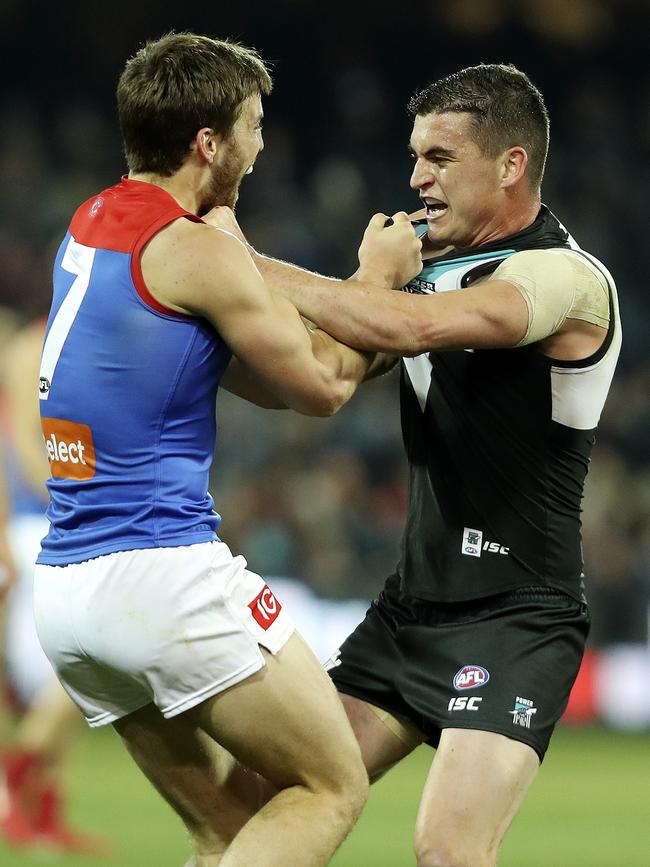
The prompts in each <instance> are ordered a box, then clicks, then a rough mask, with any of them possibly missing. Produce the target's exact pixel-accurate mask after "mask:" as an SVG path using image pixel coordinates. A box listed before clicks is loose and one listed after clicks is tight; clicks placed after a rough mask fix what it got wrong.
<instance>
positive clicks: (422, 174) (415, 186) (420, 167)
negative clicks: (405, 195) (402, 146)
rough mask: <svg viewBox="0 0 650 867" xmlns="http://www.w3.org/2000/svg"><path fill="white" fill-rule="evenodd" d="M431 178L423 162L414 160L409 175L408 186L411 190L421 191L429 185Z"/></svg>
mask: <svg viewBox="0 0 650 867" xmlns="http://www.w3.org/2000/svg"><path fill="white" fill-rule="evenodd" d="M432 180H433V178H432V177H431V174H430V172H428V171H427V168H426V163H425V161H424V160H421V159H420V160H416V162H415V166H414V167H413V172H412V173H411V180H410V182H409V183H410V186H411V189H412V190H421V189H422V188H423V187H426V186H427V184H430V183H431V181H432Z"/></svg>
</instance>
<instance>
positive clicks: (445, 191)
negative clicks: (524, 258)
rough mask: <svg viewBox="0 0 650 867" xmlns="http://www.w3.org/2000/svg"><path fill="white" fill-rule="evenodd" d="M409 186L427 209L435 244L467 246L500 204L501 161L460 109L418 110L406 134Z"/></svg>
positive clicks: (481, 234)
mask: <svg viewBox="0 0 650 867" xmlns="http://www.w3.org/2000/svg"><path fill="white" fill-rule="evenodd" d="M410 145H411V150H412V152H413V156H414V157H415V161H416V162H415V168H414V169H413V174H412V175H411V187H412V188H413V189H414V190H418V191H419V194H420V198H421V199H422V203H423V204H424V205H425V207H426V209H427V224H428V231H427V234H428V237H429V242H430V244H431V246H432V247H434V248H435V249H443V248H445V247H449V246H452V247H470V246H474V245H476V244H480V243H482V242H483V241H484V240H485V239H486V238H487V237H489V236H490V232H491V229H492V227H493V225H494V224H495V223H496V222H498V220H499V208H500V207H501V204H502V201H503V199H502V190H501V185H500V181H501V177H502V175H501V167H502V161H501V160H500V159H499V158H498V157H497V158H491V157H486V156H484V155H483V154H482V153H481V150H480V149H479V147H478V145H477V144H476V143H475V141H474V135H473V130H472V116H471V115H470V114H467V113H465V112H451V111H450V112H443V113H441V114H436V113H432V114H427V115H418V116H417V117H416V118H415V122H414V124H413V132H412V134H411V142H410Z"/></svg>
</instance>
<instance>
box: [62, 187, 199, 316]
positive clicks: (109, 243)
mask: <svg viewBox="0 0 650 867" xmlns="http://www.w3.org/2000/svg"><path fill="white" fill-rule="evenodd" d="M180 217H184V218H186V219H188V220H192V221H193V222H197V223H201V222H203V221H202V220H201V218H200V217H197V216H196V214H191V213H190V212H189V211H185V210H184V209H183V208H181V206H180V205H179V204H178V203H177V202H176V200H175V199H174V198H173V197H172V196H171V195H170V194H169V193H168V192H166V191H165V190H163V189H162V188H161V187H157V186H156V185H155V184H148V183H145V182H144V181H134V180H131V179H130V178H128V177H126V175H125V176H124V177H123V178H122V179H121V181H120V182H119V184H115V186H113V187H109V188H108V189H107V190H104V191H103V192H102V193H99V195H97V196H93V197H92V198H91V199H88V200H87V201H85V202H84V203H83V204H82V205H81V206H80V207H79V208H78V209H77V211H76V212H75V215H74V216H73V218H72V221H71V223H70V232H71V234H72V236H73V237H74V239H75V241H77V242H78V243H80V244H84V245H85V246H87V247H95V248H96V249H98V250H111V251H113V252H115V253H129V254H131V276H132V278H133V283H134V286H135V289H136V291H137V293H138V295H139V296H140V297H141V298H142V300H143V301H144V302H145V303H146V304H147V305H148V306H149V307H151V308H153V309H154V310H157V311H158V312H159V313H164V314H166V315H168V316H174V317H176V318H181V319H186V318H191V317H186V316H185V315H184V314H182V313H178V312H177V311H175V310H171V309H170V308H168V307H165V306H164V305H163V304H160V302H158V301H157V300H156V299H155V298H154V297H153V295H152V294H151V293H150V292H149V290H148V288H147V286H146V284H145V282H144V278H143V277H142V269H141V267H140V256H141V254H142V250H143V249H144V247H145V246H146V244H147V243H148V242H149V241H150V240H151V238H153V236H154V235H155V234H156V233H157V232H159V231H160V230H161V229H162V228H164V227H165V226H166V225H168V224H169V223H171V222H173V221H174V220H177V219H179V218H180Z"/></svg>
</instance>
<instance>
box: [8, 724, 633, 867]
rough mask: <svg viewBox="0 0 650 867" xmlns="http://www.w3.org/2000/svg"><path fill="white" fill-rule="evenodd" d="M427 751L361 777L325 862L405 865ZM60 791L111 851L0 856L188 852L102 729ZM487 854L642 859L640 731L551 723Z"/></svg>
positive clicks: (564, 862)
mask: <svg viewBox="0 0 650 867" xmlns="http://www.w3.org/2000/svg"><path fill="white" fill-rule="evenodd" d="M432 755H433V753H432V751H431V750H429V749H427V748H421V749H420V750H418V751H416V752H415V753H414V754H413V755H412V756H411V757H410V758H409V759H408V760H407V761H405V762H403V763H402V765H401V766H400V767H398V768H396V769H395V770H393V771H392V772H391V773H390V774H389V775H388V776H387V777H386V778H385V779H384V780H382V781H381V782H380V783H379V784H378V785H377V786H375V787H374V788H373V791H372V794H371V798H370V801H369V803H368V806H367V808H366V811H365V813H364V815H363V817H362V818H361V820H360V822H359V824H358V825H357V827H356V829H355V830H354V832H353V833H352V835H351V836H350V837H349V839H348V840H347V841H346V843H345V844H344V846H343V847H342V848H341V850H340V851H339V853H338V854H337V856H336V857H335V858H334V860H333V861H332V864H333V865H334V867H407V865H414V863H415V859H414V857H413V855H412V853H411V828H412V824H413V820H414V817H415V811H416V805H417V801H418V796H419V792H420V789H421V787H422V784H423V782H424V778H425V775H426V771H427V768H428V764H429V762H430V760H431V757H432ZM70 790H71V791H70V796H71V818H72V820H73V822H74V823H76V824H77V825H79V826H81V827H84V828H88V829H92V830H95V831H97V832H101V833H104V834H107V835H110V836H111V837H112V838H113V839H114V840H115V843H116V847H117V848H116V852H115V855H114V856H112V857H110V858H105V859H103V860H101V861H98V860H96V859H88V858H80V857H70V856H67V857H65V858H62V857H59V856H56V855H52V854H50V853H45V852H31V853H23V852H17V851H16V850H12V849H8V848H6V847H3V846H2V844H1V843H0V865H1V867H44V865H45V867H60V865H61V867H63V865H66V867H87V865H90V864H105V865H107V867H108V865H116V867H117V865H119V867H167V865H169V867H181V865H182V864H183V863H184V859H185V858H187V857H188V854H189V849H188V846H187V841H186V837H185V833H184V831H183V829H182V827H181V825H180V823H179V822H178V821H177V820H176V818H175V817H174V816H173V815H172V813H171V811H170V810H169V808H168V807H167V806H166V805H165V804H164V803H163V802H162V801H161V799H160V798H159V796H158V795H157V794H156V793H155V792H154V791H153V789H152V788H151V787H150V786H149V784H148V783H147V781H146V780H145V779H144V778H143V777H142V776H141V775H140V774H139V772H138V771H137V770H136V768H135V766H133V765H132V764H131V760H130V759H129V758H128V757H127V755H126V753H125V752H124V751H123V749H122V747H121V745H120V744H119V742H118V739H117V737H116V736H115V735H114V734H113V732H112V731H99V732H90V731H88V732H85V733H84V736H83V738H82V740H81V742H80V743H79V745H78V747H77V749H76V752H75V756H74V769H73V774H72V779H71V782H70ZM499 865H500V867H650V735H621V734H614V733H612V732H608V731H605V730H603V729H567V728H564V729H560V730H559V731H558V732H557V734H556V735H555V738H554V741H553V745H552V748H551V751H550V754H549V756H548V758H547V759H546V761H545V763H544V767H543V768H542V770H541V772H540V775H539V777H538V779H537V781H536V783H535V784H534V786H533V789H532V791H531V793H530V795H529V797H528V800H527V802H526V804H525V805H524V808H523V810H522V812H521V814H520V815H519V817H518V818H517V819H516V821H515V823H514V825H513V827H512V828H511V829H510V831H509V833H508V836H507V837H506V841H505V843H504V846H503V850H502V855H501V859H500V861H499ZM251 867H254V865H251ZM287 867H291V865H289V864H288V865H287Z"/></svg>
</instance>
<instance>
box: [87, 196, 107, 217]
mask: <svg viewBox="0 0 650 867" xmlns="http://www.w3.org/2000/svg"><path fill="white" fill-rule="evenodd" d="M103 207H104V200H103V199H102V197H101V196H100V197H99V198H98V199H95V201H94V202H93V203H92V205H91V206H90V216H91V217H96V216H97V214H98V213H99V211H100V210H101V208H103Z"/></svg>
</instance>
